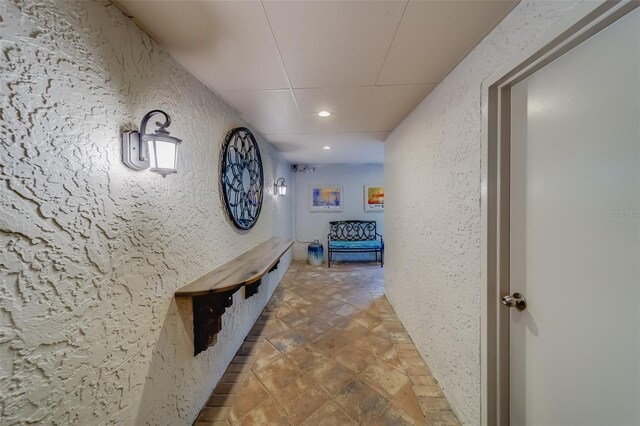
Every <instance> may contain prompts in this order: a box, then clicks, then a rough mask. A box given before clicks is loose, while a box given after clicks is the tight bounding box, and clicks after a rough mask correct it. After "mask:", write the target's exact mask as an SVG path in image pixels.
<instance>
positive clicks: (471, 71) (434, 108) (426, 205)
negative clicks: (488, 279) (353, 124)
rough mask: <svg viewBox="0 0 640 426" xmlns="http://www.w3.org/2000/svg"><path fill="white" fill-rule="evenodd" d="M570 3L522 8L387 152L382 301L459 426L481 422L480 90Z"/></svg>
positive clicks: (407, 123) (402, 128)
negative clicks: (423, 361) (425, 364)
mask: <svg viewBox="0 0 640 426" xmlns="http://www.w3.org/2000/svg"><path fill="white" fill-rule="evenodd" d="M576 4H577V2H576V1H554V2H543V1H530V2H526V1H525V2H522V3H520V4H519V5H518V6H517V7H516V8H515V9H514V10H513V11H512V12H511V13H510V14H509V15H508V16H507V17H506V18H505V19H504V20H503V21H502V22H501V23H500V24H499V25H498V26H497V27H496V28H495V29H494V31H493V32H491V34H489V35H488V36H487V37H486V38H485V39H484V40H483V41H482V42H481V43H480V44H479V45H478V46H477V47H476V48H475V49H474V50H473V51H472V52H471V53H470V54H469V55H468V56H467V57H466V58H465V59H464V60H463V61H462V62H461V63H460V64H459V65H458V66H457V67H456V68H455V69H454V70H453V71H452V72H451V73H450V74H449V75H448V76H447V77H446V79H445V80H444V81H443V82H442V83H440V85H439V86H438V87H437V88H436V89H435V90H434V91H433V92H432V93H431V94H430V95H429V96H428V97H427V98H426V99H425V100H424V101H423V102H422V103H421V104H420V105H419V106H418V107H417V108H416V109H415V110H414V111H413V113H412V114H411V115H409V117H407V118H406V119H405V120H404V121H403V122H402V123H401V124H400V125H399V126H398V127H397V128H396V129H395V130H394V132H393V133H392V134H391V135H390V136H389V138H388V139H387V141H386V143H385V185H386V191H387V194H386V198H387V207H386V209H385V221H386V227H387V233H386V238H385V242H386V263H385V285H386V294H387V297H388V298H389V300H390V301H391V303H392V305H393V307H394V308H395V310H396V312H397V313H398V315H399V316H400V318H401V319H402V321H403V323H404V324H405V326H406V327H407V330H408V332H409V334H410V335H411V337H412V338H413V340H414V342H415V343H416V345H417V346H418V349H419V351H420V353H421V354H422V355H423V356H424V357H425V359H426V360H427V362H428V363H429V366H430V367H431V370H432V372H433V374H434V375H435V377H436V378H437V379H438V381H439V382H440V385H441V387H442V388H443V391H444V393H445V394H446V396H447V397H448V398H449V402H450V403H451V405H452V407H453V409H454V410H455V411H456V413H457V414H458V416H459V418H460V419H461V420H462V421H463V422H464V423H466V424H479V423H480V290H481V281H480V267H481V265H480V229H481V228H480V226H481V224H480V152H481V151H480V144H481V129H482V123H481V118H482V117H481V84H482V82H483V80H485V79H486V78H487V77H488V76H490V75H491V74H492V73H493V72H494V71H495V70H496V69H497V68H499V67H500V66H501V65H503V64H505V63H506V62H508V60H509V59H510V58H511V57H513V55H514V54H516V53H517V52H519V51H520V50H522V49H523V48H525V47H526V46H527V45H529V44H530V43H531V42H532V41H534V40H535V39H536V38H538V37H539V36H540V35H542V34H543V33H544V32H545V30H546V29H547V28H549V27H550V26H551V25H552V24H553V23H554V22H556V21H557V20H558V19H560V18H561V17H562V16H563V15H565V14H566V13H567V12H568V11H569V10H570V9H571V8H573V7H574V6H575V5H576Z"/></svg>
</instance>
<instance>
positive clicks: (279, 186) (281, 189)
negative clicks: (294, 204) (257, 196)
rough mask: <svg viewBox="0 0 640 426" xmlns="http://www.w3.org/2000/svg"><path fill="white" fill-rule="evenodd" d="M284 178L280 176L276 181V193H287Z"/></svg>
mask: <svg viewBox="0 0 640 426" xmlns="http://www.w3.org/2000/svg"><path fill="white" fill-rule="evenodd" d="M284 182H285V181H284V178H280V179H278V180H277V181H276V183H275V193H276V194H278V195H287V185H286V184H285V183H284Z"/></svg>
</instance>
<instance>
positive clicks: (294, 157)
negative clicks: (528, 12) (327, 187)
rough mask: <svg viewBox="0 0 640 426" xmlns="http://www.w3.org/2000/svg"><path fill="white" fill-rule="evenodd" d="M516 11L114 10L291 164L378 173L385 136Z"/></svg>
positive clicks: (160, 0) (242, 4)
mask: <svg viewBox="0 0 640 426" xmlns="http://www.w3.org/2000/svg"><path fill="white" fill-rule="evenodd" d="M514 1H515V0H441V1H431V0H423V1H422V0H411V1H407V0H395V1H394V0H391V1H352V0H337V1H330V0H329V1H325V0H311V1H281V0H263V1H257V0H246V1H242V0H229V1H219V0H216V1H214V0H210V1H198V2H193V1H188V0H173V1H166V0H118V5H119V6H120V7H121V8H122V9H123V10H125V12H126V13H128V14H129V15H130V16H132V18H133V19H135V21H136V22H137V23H138V24H139V25H141V26H142V27H143V28H144V29H145V31H147V32H149V33H150V34H151V35H152V36H153V37H154V38H155V39H156V40H158V41H159V42H160V43H162V44H163V45H164V46H166V48H167V49H168V51H169V53H170V54H171V55H172V56H173V57H174V58H176V60H178V61H179V62H180V63H181V64H182V65H183V66H185V68H187V69H188V70H189V71H191V72H192V73H193V74H194V75H195V76H196V77H197V78H199V79H200V80H201V81H203V83H205V84H206V85H207V86H208V87H209V88H211V89H212V90H214V91H216V92H218V93H220V95H221V96H222V97H223V98H224V99H225V100H226V101H227V102H229V103H230V104H231V105H232V106H233V107H234V108H235V109H237V110H238V112H239V113H240V114H241V115H242V116H243V117H244V118H245V119H246V120H247V121H248V122H250V123H251V124H252V125H253V126H254V127H255V128H256V129H258V130H259V131H260V132H261V133H263V134H264V135H265V136H266V138H267V139H268V140H269V141H271V142H272V143H273V144H274V146H276V148H277V149H279V150H280V151H281V152H282V153H283V155H285V157H286V158H288V159H289V161H291V162H293V163H306V164H330V163H349V162H354V163H355V162H371V163H379V162H382V161H383V155H384V145H383V143H384V140H385V139H386V137H387V136H388V134H389V132H391V131H392V130H393V129H394V128H395V127H396V126H397V125H398V124H399V123H400V122H401V121H402V120H403V119H404V118H405V117H406V116H407V115H408V114H409V113H410V112H411V111H412V110H413V109H414V108H415V107H416V106H417V105H418V104H419V103H420V102H421V101H422V100H423V99H424V98H425V97H426V96H427V95H428V94H429V93H430V92H431V91H432V90H433V89H434V88H435V87H436V86H437V84H438V83H439V82H440V81H441V80H442V79H443V78H444V77H445V76H446V74H448V73H449V72H450V71H451V70H452V69H453V68H454V67H455V66H456V65H457V64H458V62H459V61H460V60H461V59H462V58H463V57H464V56H466V54H467V53H468V52H469V51H470V50H471V49H472V48H473V47H474V46H475V45H476V44H477V43H478V42H480V40H481V39H482V38H483V37H484V36H485V35H486V34H487V33H488V32H489V31H490V30H491V29H492V28H493V27H494V26H495V25H496V24H497V23H498V22H499V21H500V19H501V18H502V17H503V16H504V15H505V14H506V13H507V12H508V11H509V10H510V8H511V7H512V6H513V4H514ZM320 111H329V112H330V113H331V115H330V116H329V117H326V118H322V117H319V116H318V113H319V112H320ZM326 146H330V147H331V149H323V148H324V147H326Z"/></svg>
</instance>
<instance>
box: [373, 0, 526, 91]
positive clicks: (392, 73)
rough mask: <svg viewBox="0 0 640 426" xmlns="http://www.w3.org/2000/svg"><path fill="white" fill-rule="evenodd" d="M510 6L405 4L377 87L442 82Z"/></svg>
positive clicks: (498, 3) (501, 3) (500, 3)
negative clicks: (404, 10)
mask: <svg viewBox="0 0 640 426" xmlns="http://www.w3.org/2000/svg"><path fill="white" fill-rule="evenodd" d="M513 3H514V2H513V1H512V0H507V1H411V2H409V4H408V6H407V10H406V12H405V14H404V17H403V19H402V22H401V24H400V26H399V27H398V31H397V33H396V36H395V38H394V41H393V44H392V45H391V49H390V50H389V55H388V56H387V60H386V61H385V64H384V66H383V68H382V72H381V73H380V78H379V79H378V82H377V84H380V85H391V84H418V83H438V82H440V81H441V80H442V79H443V78H444V77H445V76H446V75H447V74H448V73H449V71H451V70H452V69H453V67H455V66H456V65H457V63H458V62H459V61H460V60H461V59H462V58H463V57H464V56H465V55H466V54H467V53H468V52H469V51H470V50H471V49H472V48H473V47H474V46H475V45H476V44H477V43H478V42H479V41H480V40H481V39H482V37H483V36H484V35H485V34H486V33H487V32H488V31H490V30H491V28H492V27H493V26H494V25H495V24H496V23H497V22H498V20H499V19H500V18H501V16H502V15H503V14H504V13H505V12H506V11H507V10H508V9H509V8H510V7H511V6H512V5H513Z"/></svg>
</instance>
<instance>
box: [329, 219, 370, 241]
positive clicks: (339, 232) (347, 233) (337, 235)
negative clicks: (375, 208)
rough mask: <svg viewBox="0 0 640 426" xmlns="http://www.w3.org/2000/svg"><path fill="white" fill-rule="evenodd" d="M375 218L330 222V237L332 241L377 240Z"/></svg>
mask: <svg viewBox="0 0 640 426" xmlns="http://www.w3.org/2000/svg"><path fill="white" fill-rule="evenodd" d="M377 236H378V233H377V232H376V221H375V220H341V221H336V222H329V239H330V240H332V241H367V240H375V239H376V237H377Z"/></svg>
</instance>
